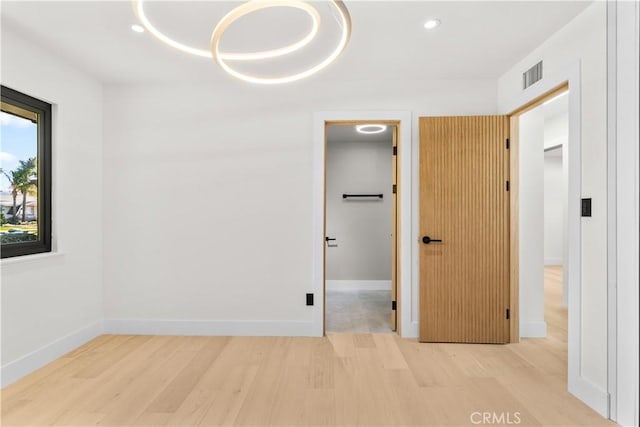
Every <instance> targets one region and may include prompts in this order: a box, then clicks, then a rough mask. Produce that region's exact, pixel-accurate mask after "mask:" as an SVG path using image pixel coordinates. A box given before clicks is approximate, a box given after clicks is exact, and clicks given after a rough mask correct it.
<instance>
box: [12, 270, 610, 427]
mask: <svg viewBox="0 0 640 427" xmlns="http://www.w3.org/2000/svg"><path fill="white" fill-rule="evenodd" d="M545 272H546V274H545V280H546V282H545V309H546V311H545V317H546V321H547V324H548V337H547V338H544V339H523V340H522V341H521V342H520V343H517V344H509V345H465V344H421V343H418V342H417V341H416V340H410V339H402V338H400V337H398V336H396V335H392V334H388V335H384V334H380V335H379V334H329V335H328V336H327V337H324V338H304V337H299V338H294V337H163V336H153V337H150V336H116V335H105V336H101V337H98V338H96V339H95V340H92V341H91V342H89V343H87V344H85V345H84V346H82V347H80V348H78V349H76V350H74V351H72V352H70V353H68V354H66V355H65V356H63V357H62V358H60V359H58V360H56V361H54V362H53V363H51V364H49V365H47V366H45V367H43V368H42V369H39V370H38V371H36V372H34V373H33V374H31V375H28V376H26V377H25V378H23V379H21V380H20V381H18V382H16V383H15V384H12V385H10V386H8V387H6V388H5V389H3V390H2V395H1V397H0V399H1V403H2V412H1V414H2V415H1V420H0V421H1V422H2V423H1V424H2V425H3V426H50V425H55V426H82V427H85V426H91V425H109V426H113V427H116V426H117V427H125V426H127V427H129V426H163V425H164V426H200V425H202V426H218V425H229V426H231V425H237V426H372V425H376V426H392V425H405V426H464V425H474V420H472V418H471V417H476V418H475V421H476V422H477V421H478V418H477V417H478V416H481V415H477V414H481V413H483V412H488V413H491V414H496V416H500V415H501V414H502V416H503V417H507V416H509V417H511V418H510V420H511V421H512V422H513V421H514V418H513V417H514V416H515V413H518V417H519V420H520V422H519V425H532V426H538V425H545V426H546V425H554V426H560V425H562V426H611V425H613V423H611V422H609V421H607V420H605V419H603V418H602V417H600V416H599V415H598V414H597V413H595V412H594V411H592V410H591V409H589V408H588V407H586V406H585V405H584V404H583V403H582V402H580V401H578V400H577V399H576V398H575V397H573V396H572V395H570V394H569V393H568V392H567V372H566V369H567V359H566V358H567V355H566V352H567V340H566V322H567V309H566V307H563V306H562V302H561V298H562V285H561V283H562V271H561V270H560V269H558V268H555V267H551V268H547V269H545ZM502 420H503V424H505V423H506V421H508V419H507V418H503V419H502Z"/></svg>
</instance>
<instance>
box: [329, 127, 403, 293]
mask: <svg viewBox="0 0 640 427" xmlns="http://www.w3.org/2000/svg"><path fill="white" fill-rule="evenodd" d="M392 144H393V143H392V140H391V138H389V139H388V140H387V141H375V140H374V141H342V140H332V139H329V140H328V141H327V169H326V180H327V181H326V182H327V184H326V185H327V193H326V194H327V198H326V204H327V216H326V224H327V225H326V227H327V228H326V230H327V236H330V237H334V238H336V239H337V240H336V241H334V242H333V244H335V245H337V246H334V247H330V246H327V249H326V278H327V280H359V281H371V280H384V281H389V286H390V284H391V226H392V224H391V213H392V212H391V208H392V206H391V198H392V194H391V184H392V176H391V173H392V172H391V162H392ZM343 193H351V194H379V193H380V194H383V198H382V199H378V198H370V199H369V198H367V199H343V198H342V194H343ZM389 289H390V288H389Z"/></svg>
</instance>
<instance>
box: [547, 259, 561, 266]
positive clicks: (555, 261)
mask: <svg viewBox="0 0 640 427" xmlns="http://www.w3.org/2000/svg"><path fill="white" fill-rule="evenodd" d="M544 265H562V258H545V259H544Z"/></svg>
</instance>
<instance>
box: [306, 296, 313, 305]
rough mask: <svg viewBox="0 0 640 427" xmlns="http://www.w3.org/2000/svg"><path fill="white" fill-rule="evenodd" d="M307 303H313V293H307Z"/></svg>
mask: <svg viewBox="0 0 640 427" xmlns="http://www.w3.org/2000/svg"><path fill="white" fill-rule="evenodd" d="M307 305H313V294H307Z"/></svg>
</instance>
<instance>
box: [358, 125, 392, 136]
mask: <svg viewBox="0 0 640 427" xmlns="http://www.w3.org/2000/svg"><path fill="white" fill-rule="evenodd" d="M356 130H357V131H358V132H360V133H364V134H374V133H382V132H384V131H385V130H387V126H386V125H357V126H356Z"/></svg>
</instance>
